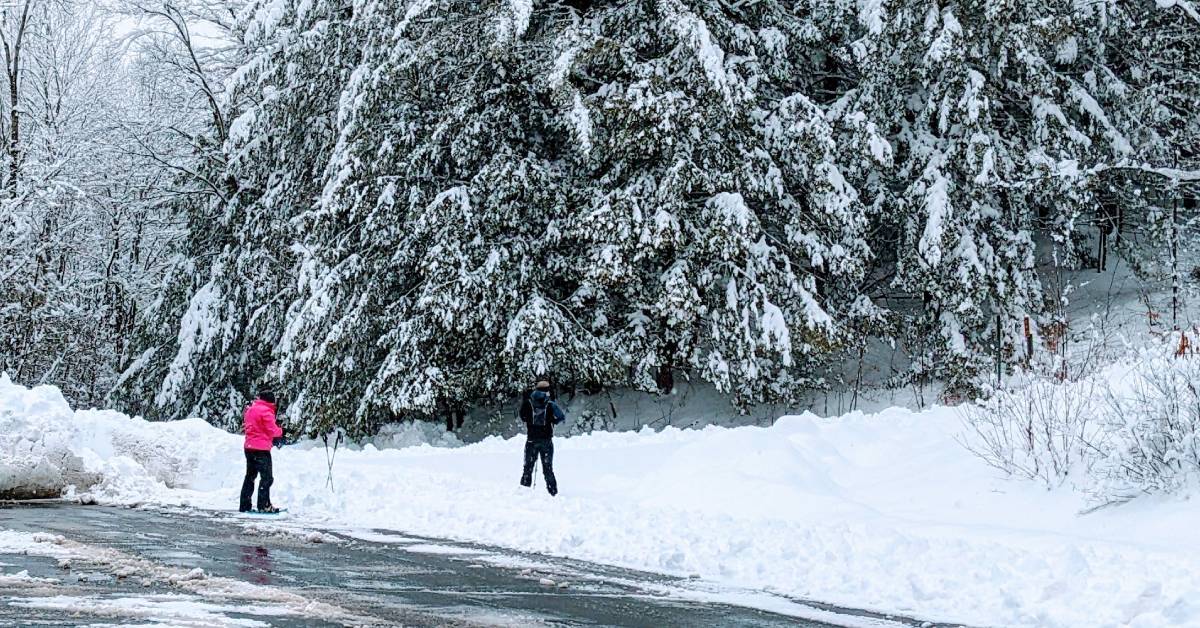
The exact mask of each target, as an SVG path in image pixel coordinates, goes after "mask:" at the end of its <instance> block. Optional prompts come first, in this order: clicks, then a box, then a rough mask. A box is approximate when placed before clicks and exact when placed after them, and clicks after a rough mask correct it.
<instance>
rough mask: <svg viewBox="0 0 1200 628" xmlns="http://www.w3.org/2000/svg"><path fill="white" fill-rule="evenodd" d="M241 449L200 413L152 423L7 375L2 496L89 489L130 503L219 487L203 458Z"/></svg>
mask: <svg viewBox="0 0 1200 628" xmlns="http://www.w3.org/2000/svg"><path fill="white" fill-rule="evenodd" d="M240 449H241V439H240V438H238V437H236V436H233V435H231V434H227V433H225V432H222V431H219V430H216V429H214V428H213V427H212V426H210V425H208V424H207V423H205V422H203V421H201V420H199V419H189V420H187V421H177V422H174V423H157V424H151V423H148V422H146V421H143V420H142V419H138V418H130V417H128V416H126V415H124V414H121V413H119V412H111V411H100V410H85V411H78V412H76V411H74V410H72V409H71V407H70V405H68V404H67V402H66V400H65V399H63V396H62V393H60V392H59V391H58V389H57V388H53V387H49V386H40V387H37V388H34V389H32V390H30V389H26V388H24V387H21V386H17V385H15V384H13V383H12V381H11V380H10V379H9V378H8V376H7V375H0V497H15V498H28V497H56V496H58V495H60V494H62V493H63V492H64V491H66V492H68V493H71V492H74V491H75V490H87V491H90V492H91V494H92V495H93V496H95V497H96V498H98V499H100V500H109V501H120V502H122V503H129V502H131V501H136V498H137V496H139V495H152V494H156V493H160V492H162V491H163V490H166V489H170V488H178V487H190V488H212V489H216V488H218V487H219V486H220V484H219V483H218V484H209V483H207V478H206V476H205V474H204V473H201V470H203V468H204V464H203V463H204V462H206V461H212V460H216V459H228V457H230V456H234V455H240V452H239V450H240Z"/></svg>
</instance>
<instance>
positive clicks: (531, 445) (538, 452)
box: [521, 438, 558, 495]
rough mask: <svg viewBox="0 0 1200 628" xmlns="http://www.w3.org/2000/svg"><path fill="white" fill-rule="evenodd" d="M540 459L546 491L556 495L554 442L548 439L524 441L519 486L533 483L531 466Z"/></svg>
mask: <svg viewBox="0 0 1200 628" xmlns="http://www.w3.org/2000/svg"><path fill="white" fill-rule="evenodd" d="M538 456H541V458H542V472H543V473H545V474H546V490H547V491H550V494H551V495H557V494H558V482H556V481H555V480H554V441H553V440H551V439H549V438H538V439H532V438H531V439H529V440H527V441H525V470H524V471H523V472H522V473H521V486H529V485H530V484H532V483H533V464H534V463H535V462H537V459H538Z"/></svg>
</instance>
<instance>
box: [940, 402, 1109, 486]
mask: <svg viewBox="0 0 1200 628" xmlns="http://www.w3.org/2000/svg"><path fill="white" fill-rule="evenodd" d="M1093 392H1094V384H1093V383H1092V382H1091V380H1086V381H1083V382H1072V383H1070V384H1066V385H1059V384H1055V383H1053V382H1050V381H1045V380H1041V381H1037V382H1034V383H1033V384H1031V385H1029V386H1028V387H1026V388H1022V389H1019V390H1015V391H1001V392H999V393H997V394H996V395H994V396H993V397H992V398H991V399H989V400H987V401H984V402H981V403H980V404H979V405H970V406H966V408H965V409H964V410H963V412H964V415H965V419H966V424H967V425H968V426H969V428H970V432H971V433H970V434H969V435H968V436H967V437H966V438H965V440H964V444H965V445H966V446H967V448H968V449H970V450H971V451H972V452H974V453H975V454H976V455H977V456H979V457H980V458H982V459H983V460H984V461H985V462H987V463H988V464H989V465H991V466H993V467H995V468H997V469H1000V470H1001V471H1004V472H1005V473H1008V474H1011V475H1017V476H1021V477H1025V478H1029V479H1032V480H1038V481H1040V482H1043V483H1045V484H1046V485H1047V486H1048V487H1055V486H1059V485H1061V484H1062V483H1063V481H1064V480H1066V478H1067V475H1068V474H1069V472H1070V471H1071V470H1072V468H1073V467H1075V466H1076V465H1078V464H1079V463H1081V462H1083V461H1085V460H1087V458H1088V456H1087V454H1088V452H1089V451H1090V450H1091V449H1092V448H1093V447H1094V443H1095V442H1096V441H1097V440H1098V438H1099V437H1100V432H1099V430H1098V427H1099V426H1098V424H1097V422H1096V421H1095V413H1096V411H1097V408H1098V407H1099V404H1098V403H1097V401H1096V399H1095V396H1094V394H1093Z"/></svg>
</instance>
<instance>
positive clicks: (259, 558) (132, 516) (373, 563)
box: [0, 502, 922, 628]
mask: <svg viewBox="0 0 1200 628" xmlns="http://www.w3.org/2000/svg"><path fill="white" fill-rule="evenodd" d="M4 530H9V531H13V532H0V625H3V626H9V625H12V626H83V625H86V626H106V625H130V624H131V623H136V624H137V625H160V626H161V625H170V626H279V627H285V628H286V627H291V626H313V627H316V626H539V625H544V626H646V627H653V628H666V627H669V626H687V627H695V626H744V627H771V626H807V627H824V626H831V625H854V626H908V625H916V626H919V625H922V624H921V623H920V622H914V621H912V620H907V619H891V618H887V617H882V616H879V615H874V614H870V613H862V612H858V611H852V610H845V609H836V608H832V607H829V606H824V605H819V604H811V603H800V602H796V601H793V600H787V599H785V598H782V597H779V596H773V595H770V594H766V593H763V592H748V591H742V592H739V591H731V590H727V589H721V588H719V587H717V586H716V585H712V584H706V583H703V582H701V581H698V580H688V579H680V578H672V577H668V576H662V575H657V574H649V573H643V572H637V571H631V570H624V569H618V568H613V567H606V566H600V565H594V564H589V563H583V562H579V561H572V560H566V559H559V558H548V557H544V556H537V555H531V554H523V553H519V552H513V551H509V550H501V549H497V548H491V547H484V546H478V545H469V544H463V543H453V542H447V541H443V540H437V539H425V538H416V537H410V536H401V535H399V534H396V533H388V532H384V531H371V532H365V531H337V530H333V531H330V530H315V529H313V528H312V527H307V526H304V525H302V524H301V522H298V521H296V520H295V519H286V518H282V519H274V518H269V517H254V518H252V517H247V516H243V515H236V514H232V513H205V512H196V511H184V510H162V509H121V508H105V507H98V506H79V505H71V504H66V503H58V502H54V503H39V504H9V505H6V506H5V505H0V531H4ZM34 533H36V534H37V535H38V536H36V537H34V536H31V534H34ZM4 534H9V535H10V537H9V538H8V541H7V543H8V545H7V547H6V545H5V543H6V542H5V541H4V538H5V537H3V536H2V535H4ZM14 539H16V540H14ZM21 539H24V541H21ZM30 539H35V540H33V541H31V540H30ZM21 542H26V543H33V545H32V546H31V548H32V549H21V548H19V547H14V546H13V544H14V543H17V544H18V545H19V544H20V543H21ZM730 602H733V603H730ZM735 603H736V605H735ZM747 605H749V606H747ZM750 606H756V607H758V608H757V609H756V608H751V607H750ZM762 609H768V610H770V611H777V612H768V610H762Z"/></svg>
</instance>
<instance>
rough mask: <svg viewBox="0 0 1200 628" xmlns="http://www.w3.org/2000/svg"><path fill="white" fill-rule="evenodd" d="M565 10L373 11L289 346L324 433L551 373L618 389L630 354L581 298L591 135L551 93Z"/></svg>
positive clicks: (284, 354)
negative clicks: (596, 324)
mask: <svg viewBox="0 0 1200 628" xmlns="http://www.w3.org/2000/svg"><path fill="white" fill-rule="evenodd" d="M563 17H564V16H563V13H562V11H561V8H560V7H549V8H544V9H540V10H538V11H534V10H533V9H532V5H531V4H530V3H528V2H516V1H514V2H507V1H506V2H485V3H478V2H469V1H462V2H434V3H431V2H409V3H406V4H404V5H394V4H389V3H378V4H374V3H373V4H369V5H367V6H366V7H364V10H362V11H359V12H357V13H356V15H355V18H354V19H355V22H356V24H357V25H358V27H359V28H360V29H361V32H362V33H363V40H362V41H360V42H358V44H359V45H360V46H361V47H362V50H363V58H362V61H361V63H360V64H359V65H358V67H357V68H356V69H355V70H354V72H353V75H352V76H351V78H350V80H349V82H348V84H347V85H346V87H345V88H344V90H343V94H342V97H341V103H342V104H341V107H340V109H339V114H338V127H339V135H338V140H337V145H336V147H335V149H334V152H333V154H332V157H331V159H330V162H329V164H328V165H327V167H326V170H325V189H324V192H323V194H322V197H321V202H320V204H319V205H318V206H317V207H315V208H314V209H313V210H312V211H311V212H308V213H307V214H306V215H305V216H303V220H304V224H305V231H306V233H308V234H309V236H310V237H309V238H308V240H307V243H306V245H305V247H304V249H303V252H304V256H305V257H304V262H303V263H302V269H303V270H302V278H301V285H302V288H303V292H302V294H301V298H300V299H299V300H298V301H297V302H296V303H295V304H294V305H293V306H292V308H291V315H290V320H289V328H288V332H287V334H286V335H285V337H284V341H283V343H282V344H281V353H280V355H281V358H282V361H281V366H280V377H282V378H284V379H287V380H294V381H298V382H304V386H305V387H304V389H303V390H302V391H301V392H300V394H299V395H298V400H299V401H300V402H301V404H302V406H303V410H302V412H303V415H304V417H305V420H306V421H307V424H308V425H310V426H318V427H328V426H330V425H333V424H339V425H346V426H349V427H352V428H354V429H367V428H369V427H370V426H371V425H372V424H374V423H377V422H378V421H380V420H386V419H391V418H393V417H395V416H397V415H402V414H410V413H417V414H422V413H424V414H428V413H432V412H435V411H437V410H444V409H446V408H447V407H448V406H450V405H458V404H462V403H465V402H468V401H472V400H475V399H479V398H483V397H486V396H488V395H491V394H496V393H501V392H504V393H507V392H509V391H511V390H514V389H516V388H519V387H521V386H523V385H527V384H528V383H529V382H530V381H532V378H534V377H538V376H545V375H548V374H551V373H553V374H554V375H556V376H557V377H559V378H563V379H583V380H592V381H611V380H612V375H611V373H610V372H609V371H611V370H612V359H611V358H610V357H608V354H610V353H611V351H609V350H608V349H607V347H606V344H605V342H604V341H603V339H602V338H601V337H599V336H597V335H596V334H594V333H593V331H592V330H590V329H588V328H586V327H584V326H582V325H581V323H580V322H579V320H578V317H580V316H582V315H583V312H581V311H579V310H578V309H577V306H575V305H573V304H572V303H570V302H569V299H570V298H571V297H572V296H573V295H574V294H575V292H576V288H577V285H578V280H577V279H576V278H575V277H576V273H575V272H573V270H574V268H573V265H574V264H575V260H576V259H577V257H578V254H577V250H578V245H577V244H575V243H574V241H573V240H574V237H573V234H574V233H575V232H576V230H577V229H576V228H575V226H574V225H575V223H577V220H576V219H575V218H574V213H575V208H576V207H577V206H578V204H579V201H578V199H575V198H573V196H572V183H571V181H570V180H568V179H567V174H568V172H567V169H566V167H565V166H564V162H565V161H566V160H568V159H569V158H570V155H571V151H572V146H573V141H572V138H571V136H570V135H569V134H568V133H567V129H566V128H565V127H564V126H563V124H562V123H561V122H560V121H559V120H557V118H556V114H557V111H556V109H555V108H554V107H553V106H552V103H551V100H550V93H549V90H548V89H547V87H546V86H545V85H544V84H543V81H542V78H543V76H544V75H545V74H546V73H547V72H548V71H549V67H550V64H549V62H550V61H551V60H552V58H551V57H550V56H549V54H548V53H549V52H550V47H551V45H552V44H553V42H554V34H553V33H554V26H555V25H556V24H557V23H559V22H561V21H562V20H563Z"/></svg>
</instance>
